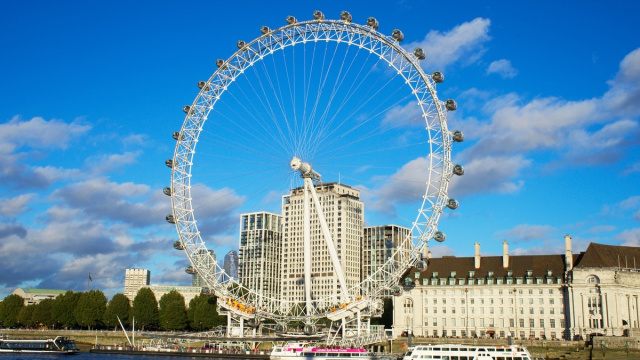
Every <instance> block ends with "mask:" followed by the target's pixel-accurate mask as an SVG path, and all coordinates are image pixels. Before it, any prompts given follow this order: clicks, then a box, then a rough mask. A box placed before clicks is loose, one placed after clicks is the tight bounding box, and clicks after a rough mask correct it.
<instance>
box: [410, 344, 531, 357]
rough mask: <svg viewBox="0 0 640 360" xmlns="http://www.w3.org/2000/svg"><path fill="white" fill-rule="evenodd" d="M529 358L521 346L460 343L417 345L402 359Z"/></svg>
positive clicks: (527, 352) (529, 355)
mask: <svg viewBox="0 0 640 360" xmlns="http://www.w3.org/2000/svg"><path fill="white" fill-rule="evenodd" d="M423 359H424V360H427V359H429V360H436V359H457V360H531V359H532V358H531V354H529V351H527V349H526V348H525V347H523V346H516V345H511V346H484V345H461V344H438V345H418V346H416V347H414V348H412V349H411V350H409V352H407V354H405V356H404V357H403V360H423Z"/></svg>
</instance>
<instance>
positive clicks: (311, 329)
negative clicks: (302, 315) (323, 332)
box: [304, 324, 317, 335]
mask: <svg viewBox="0 0 640 360" xmlns="http://www.w3.org/2000/svg"><path fill="white" fill-rule="evenodd" d="M316 332H317V331H316V326H315V325H313V324H307V325H305V326H304V334H305V335H315V334H316Z"/></svg>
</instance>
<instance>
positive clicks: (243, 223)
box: [238, 212, 282, 298]
mask: <svg viewBox="0 0 640 360" xmlns="http://www.w3.org/2000/svg"><path fill="white" fill-rule="evenodd" d="M281 268H282V216H280V215H277V214H272V213H268V212H257V213H249V214H242V215H240V248H239V252H238V278H239V281H240V283H241V284H243V285H244V286H246V287H247V288H249V289H252V290H254V291H255V292H256V293H258V294H261V295H263V296H266V297H269V298H278V297H280V282H281V281H282V279H281V274H282V273H281Z"/></svg>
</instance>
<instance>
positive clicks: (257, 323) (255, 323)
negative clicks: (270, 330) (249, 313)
mask: <svg viewBox="0 0 640 360" xmlns="http://www.w3.org/2000/svg"><path fill="white" fill-rule="evenodd" d="M247 325H249V326H250V327H252V328H257V327H258V326H260V320H258V319H257V318H252V319H249V320H247Z"/></svg>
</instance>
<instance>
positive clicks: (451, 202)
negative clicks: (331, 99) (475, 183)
mask: <svg viewBox="0 0 640 360" xmlns="http://www.w3.org/2000/svg"><path fill="white" fill-rule="evenodd" d="M458 205H459V204H458V200H456V199H449V200H447V207H448V208H449V209H451V210H455V209H457V208H458Z"/></svg>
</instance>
